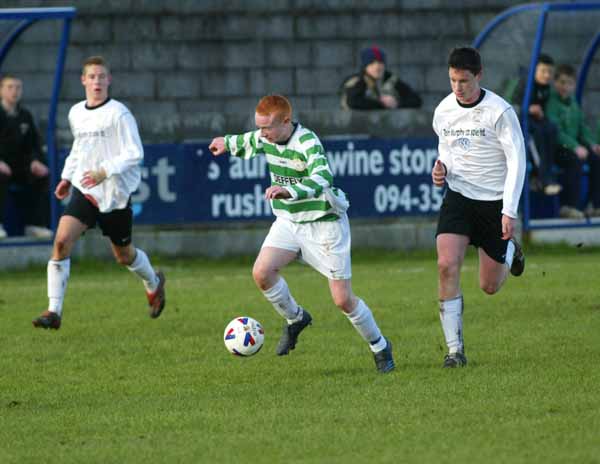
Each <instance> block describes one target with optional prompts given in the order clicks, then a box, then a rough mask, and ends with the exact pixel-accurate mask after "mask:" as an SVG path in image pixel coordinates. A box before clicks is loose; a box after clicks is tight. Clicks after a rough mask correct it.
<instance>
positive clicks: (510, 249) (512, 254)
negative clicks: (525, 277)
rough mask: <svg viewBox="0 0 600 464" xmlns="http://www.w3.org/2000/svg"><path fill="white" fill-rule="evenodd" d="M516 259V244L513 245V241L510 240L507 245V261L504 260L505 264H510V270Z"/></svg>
mask: <svg viewBox="0 0 600 464" xmlns="http://www.w3.org/2000/svg"><path fill="white" fill-rule="evenodd" d="M514 257H515V244H514V243H513V241H512V240H509V241H508V244H507V245H506V259H505V260H504V262H505V263H506V264H508V267H509V269H510V267H511V266H512V263H513V258H514Z"/></svg>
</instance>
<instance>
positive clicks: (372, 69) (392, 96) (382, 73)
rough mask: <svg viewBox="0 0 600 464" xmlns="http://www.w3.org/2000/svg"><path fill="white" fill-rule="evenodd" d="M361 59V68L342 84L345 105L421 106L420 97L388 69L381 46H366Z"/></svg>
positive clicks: (366, 107) (377, 107)
mask: <svg viewBox="0 0 600 464" xmlns="http://www.w3.org/2000/svg"><path fill="white" fill-rule="evenodd" d="M360 63H361V70H360V72H358V73H356V74H353V75H352V76H350V77H348V78H347V79H346V80H345V81H344V83H343V85H342V108H344V109H352V110H381V109H394V108H419V107H420V106H421V97H419V95H417V94H416V93H415V91H414V90H413V89H411V88H410V87H409V86H408V85H407V84H406V83H404V82H402V81H401V80H400V79H399V78H398V76H396V75H395V74H393V73H391V72H389V71H386V69H385V65H386V59H385V53H384V51H383V50H382V49H381V48H379V47H376V46H373V47H368V48H365V49H363V50H362V51H361V52H360Z"/></svg>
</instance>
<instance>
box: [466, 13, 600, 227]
mask: <svg viewBox="0 0 600 464" xmlns="http://www.w3.org/2000/svg"><path fill="white" fill-rule="evenodd" d="M536 10H537V11H539V17H538V25H537V29H536V34H535V39H534V43H533V47H532V51H531V59H530V61H529V71H528V74H527V80H526V85H525V92H524V95H523V101H522V102H521V116H520V117H521V126H522V129H523V137H524V138H525V146H528V144H529V119H528V111H527V108H528V106H529V101H530V99H531V93H532V91H533V81H534V76H535V68H536V65H537V61H538V58H539V55H540V51H541V49H542V43H543V39H544V32H545V28H546V21H547V17H548V14H549V13H550V12H553V11H590V10H600V2H573V3H566V2H557V3H527V4H523V5H518V6H515V7H512V8H509V9H508V10H506V11H504V12H502V13H500V14H499V15H498V16H496V17H495V18H494V19H492V20H491V21H490V22H489V23H488V24H487V25H486V26H485V27H484V28H483V30H482V31H481V32H480V33H479V34H478V35H477V37H476V38H475V40H474V41H473V47H475V48H480V47H481V45H482V44H483V43H484V42H485V41H486V39H487V38H488V37H489V36H490V34H491V33H492V32H493V31H494V30H495V29H496V28H497V27H498V26H499V25H501V24H502V23H504V22H505V21H507V20H508V19H509V18H511V17H513V16H515V15H517V14H520V13H523V12H526V11H536ZM599 46H600V33H598V34H597V35H596V36H595V38H594V39H593V40H592V41H591V43H590V45H589V46H588V48H587V50H586V52H585V54H584V58H583V62H582V65H581V71H580V72H579V75H578V79H577V87H576V90H575V96H576V98H577V101H578V102H581V98H582V95H583V89H584V87H585V83H586V80H587V76H588V72H589V68H590V66H591V63H592V61H593V59H594V56H595V54H596V50H597V48H598V47H599ZM528 185H529V172H527V173H526V175H525V186H524V188H523V195H522V198H523V199H522V201H523V203H522V204H523V229H524V230H526V231H527V230H532V229H548V228H565V227H590V226H598V225H600V223H597V222H596V221H592V220H590V219H587V220H586V221H583V222H582V221H577V222H569V223H568V224H560V225H557V224H548V225H544V224H532V223H531V209H530V207H531V198H530V194H529V193H530V192H529V188H527V186H528Z"/></svg>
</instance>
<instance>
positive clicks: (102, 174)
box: [81, 169, 106, 188]
mask: <svg viewBox="0 0 600 464" xmlns="http://www.w3.org/2000/svg"><path fill="white" fill-rule="evenodd" d="M104 179H106V171H105V170H104V169H99V170H98V171H86V172H84V173H83V177H82V178H81V186H82V187H85V188H92V187H95V186H96V185H98V184H100V183H102V181H104Z"/></svg>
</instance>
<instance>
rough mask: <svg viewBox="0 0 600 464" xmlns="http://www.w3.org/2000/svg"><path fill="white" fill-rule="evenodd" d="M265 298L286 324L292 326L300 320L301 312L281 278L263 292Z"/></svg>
mask: <svg viewBox="0 0 600 464" xmlns="http://www.w3.org/2000/svg"><path fill="white" fill-rule="evenodd" d="M263 295H264V296H265V298H266V299H267V300H268V301H269V302H270V303H271V304H272V305H273V307H274V308H275V311H277V312H278V313H279V314H280V315H281V316H282V317H283V318H285V320H287V322H288V324H293V323H294V322H296V321H299V320H301V319H302V315H303V311H302V308H301V307H300V306H298V303H296V300H294V297H293V296H292V294H291V293H290V289H289V287H288V285H287V283H286V281H285V279H284V278H283V277H280V278H279V280H278V281H277V283H276V284H275V285H273V286H272V287H271V288H269V289H268V290H265V291H264V292H263Z"/></svg>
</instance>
